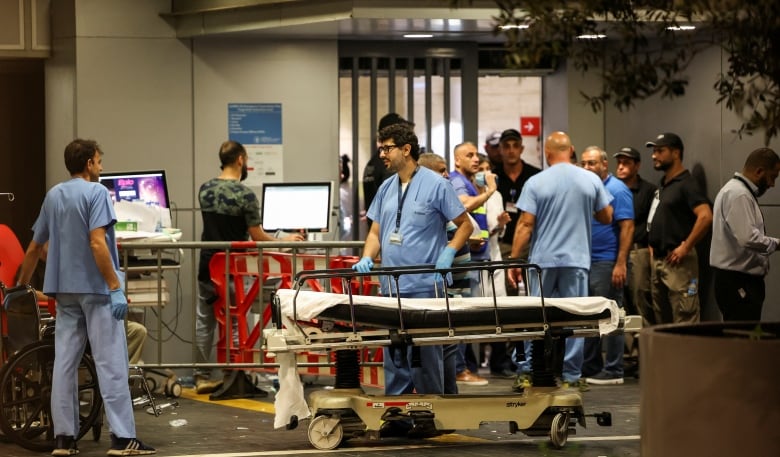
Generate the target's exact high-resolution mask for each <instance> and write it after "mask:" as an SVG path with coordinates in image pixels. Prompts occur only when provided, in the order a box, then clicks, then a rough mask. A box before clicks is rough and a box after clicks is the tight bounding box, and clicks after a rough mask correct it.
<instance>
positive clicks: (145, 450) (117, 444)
mask: <svg viewBox="0 0 780 457" xmlns="http://www.w3.org/2000/svg"><path fill="white" fill-rule="evenodd" d="M156 453H157V449H155V448H153V447H150V446H147V445H145V444H144V443H142V442H141V441H140V440H138V439H137V438H117V436H116V435H114V434H113V433H112V434H111V449H109V450H108V452H107V453H106V454H108V455H150V454H156Z"/></svg>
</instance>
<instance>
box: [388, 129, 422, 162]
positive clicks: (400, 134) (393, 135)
mask: <svg viewBox="0 0 780 457" xmlns="http://www.w3.org/2000/svg"><path fill="white" fill-rule="evenodd" d="M387 140H393V143H395V144H396V146H403V145H405V144H408V145H409V146H411V147H412V150H411V151H410V153H411V155H412V159H414V161H415V162H416V161H417V159H419V158H420V144H419V143H418V142H417V135H415V134H414V130H412V127H411V126H409V125H408V124H393V125H388V126H387V127H385V128H383V129H382V130H380V131H379V141H380V142H383V141H387Z"/></svg>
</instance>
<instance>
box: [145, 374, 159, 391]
mask: <svg viewBox="0 0 780 457" xmlns="http://www.w3.org/2000/svg"><path fill="white" fill-rule="evenodd" d="M144 382H145V383H146V387H148V388H149V391H150V392H155V391H156V390H157V380H155V379H154V378H153V377H151V376H147V377H145V378H144Z"/></svg>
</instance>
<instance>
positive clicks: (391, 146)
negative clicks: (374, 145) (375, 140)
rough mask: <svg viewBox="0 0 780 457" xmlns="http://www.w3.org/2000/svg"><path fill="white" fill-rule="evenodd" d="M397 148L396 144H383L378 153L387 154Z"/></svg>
mask: <svg viewBox="0 0 780 457" xmlns="http://www.w3.org/2000/svg"><path fill="white" fill-rule="evenodd" d="M397 147H399V146H398V145H396V144H385V145H383V146H379V152H384V153H385V154H387V153H388V152H390V151H392V150H393V149H394V148H397Z"/></svg>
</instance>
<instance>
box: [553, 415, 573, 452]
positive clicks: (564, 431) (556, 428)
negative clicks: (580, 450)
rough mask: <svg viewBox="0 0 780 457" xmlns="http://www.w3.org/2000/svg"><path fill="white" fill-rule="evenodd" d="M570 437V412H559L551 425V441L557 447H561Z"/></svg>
mask: <svg viewBox="0 0 780 457" xmlns="http://www.w3.org/2000/svg"><path fill="white" fill-rule="evenodd" d="M568 439H569V413H558V414H556V415H555V417H553V420H552V424H551V425H550V443H552V445H553V447H554V448H555V449H561V448H562V447H563V446H565V445H566V440H568Z"/></svg>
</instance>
